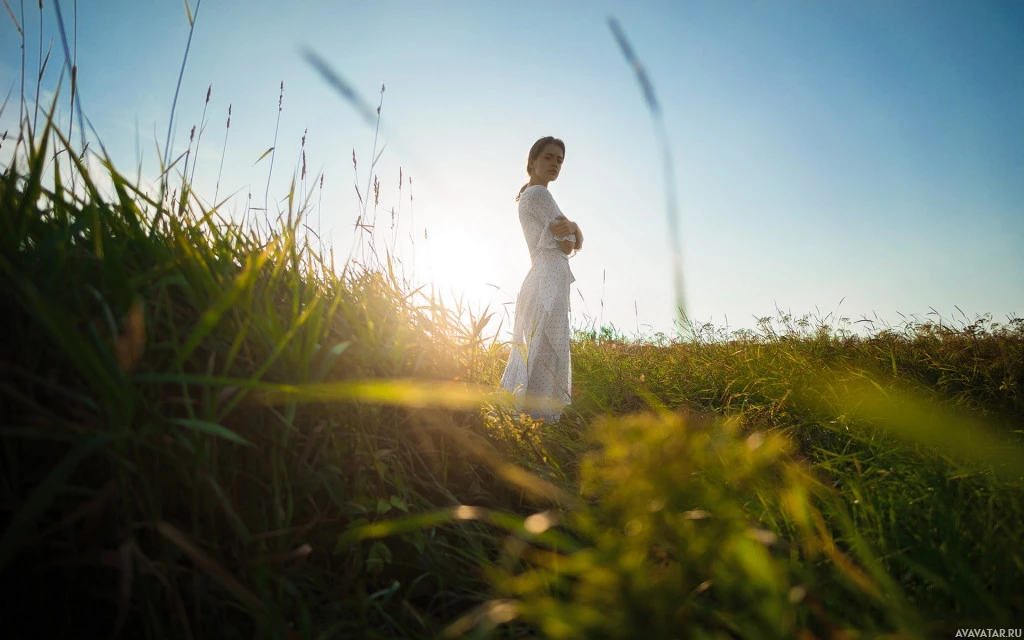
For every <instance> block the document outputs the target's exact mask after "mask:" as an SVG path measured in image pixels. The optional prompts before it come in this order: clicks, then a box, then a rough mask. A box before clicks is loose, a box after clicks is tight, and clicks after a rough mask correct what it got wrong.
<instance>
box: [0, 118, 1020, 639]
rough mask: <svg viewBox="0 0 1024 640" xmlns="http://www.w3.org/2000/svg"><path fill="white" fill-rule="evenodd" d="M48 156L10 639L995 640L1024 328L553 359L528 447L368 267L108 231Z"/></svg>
mask: <svg viewBox="0 0 1024 640" xmlns="http://www.w3.org/2000/svg"><path fill="white" fill-rule="evenodd" d="M60 135H61V134H60V133H59V132H58V131H57V130H56V129H54V128H52V127H46V128H45V129H43V130H42V131H41V132H40V135H39V137H38V138H35V139H33V140H32V141H31V143H30V146H29V147H27V149H28V153H27V155H26V156H25V162H22V163H12V165H11V166H10V167H8V169H7V170H6V172H5V173H4V175H3V179H2V182H0V245H2V254H0V272H2V273H0V295H2V301H3V304H2V309H3V312H2V313H3V322H4V327H5V331H4V336H5V338H4V340H3V341H2V343H0V345H2V346H0V349H2V350H0V367H2V369H3V374H2V379H3V382H2V383H0V415H2V416H3V417H2V424H0V429H2V432H0V437H2V449H3V471H2V473H0V483H2V484H0V492H2V493H0V512H2V514H3V516H2V517H3V520H4V522H5V526H4V529H3V537H2V540H0V572H2V573H0V575H2V576H3V580H2V583H3V584H2V590H3V592H2V599H0V602H2V605H0V607H2V614H0V620H2V621H3V622H2V624H3V626H4V629H5V636H6V637H40V636H46V637H83V636H92V635H100V636H108V635H112V634H115V633H119V634H120V635H121V637H192V638H213V637H216V638H234V637H239V638H241V637H285V636H287V637H296V638H299V637H301V638H331V637H381V638H427V637H438V636H439V635H442V634H446V635H448V636H458V635H463V636H465V637H531V636H533V637H538V636H540V637H552V638H577V637H592V638H637V637H666V638H667V637H693V638H699V637H709V638H711V637H714V638H734V637H738V638H758V637H774V638H789V637H804V638H811V637H875V636H877V635H879V634H892V636H893V637H948V636H951V635H953V634H954V633H955V631H956V629H958V628H964V627H971V628H974V627H983V628H992V627H994V628H1000V627H1019V626H1020V625H1021V616H1022V610H1024V587H1022V585H1024V581H1022V579H1021V578H1022V573H1024V546H1022V545H1021V544H1020V530H1021V525H1022V522H1024V492H1022V488H1024V481H1022V477H1024V457H1022V455H1021V451H1022V447H1021V440H1022V438H1021V433H1022V432H1021V425H1022V424H1024V399H1022V397H1021V385H1022V383H1024V322H1022V321H1020V320H1016V321H1013V322H1011V323H1009V324H1005V325H998V324H996V323H992V322H988V321H986V320H984V319H982V320H979V321H977V322H973V323H961V324H960V325H951V324H950V323H948V322H945V323H935V324H910V325H906V326H904V327H901V328H899V329H898V330H896V329H892V328H889V329H886V330H880V331H877V332H875V333H874V334H872V335H871V336H869V337H856V336H852V335H850V334H849V333H848V332H842V331H837V330H834V329H832V328H830V327H828V326H824V325H821V324H815V323H813V322H808V321H807V319H802V320H794V319H793V318H789V317H780V318H775V319H765V320H764V321H763V323H762V326H761V330H760V331H757V332H742V333H739V334H731V335H723V334H721V333H720V332H719V333H716V332H715V331H714V330H713V328H708V327H705V328H703V330H701V331H698V332H697V333H696V334H695V335H693V336H692V337H691V338H689V339H687V340H676V341H672V340H668V339H662V340H660V341H654V340H647V341H636V340H629V339H626V338H624V337H622V336H619V335H616V333H615V332H614V331H613V330H611V329H608V328H605V329H603V330H601V331H600V332H598V331H595V332H591V333H589V334H587V333H578V334H577V335H576V337H575V340H574V342H573V346H572V349H573V358H574V379H575V382H574V394H573V395H574V398H573V405H572V408H571V410H570V411H569V412H568V414H567V417H566V418H565V419H564V420H563V421H562V422H560V423H558V424H537V423H534V422H531V421H530V420H529V419H528V418H526V417H523V416H519V415H515V414H514V413H513V412H511V411H510V410H509V409H508V408H507V407H506V406H505V405H503V404H502V403H501V398H500V396H497V395H496V394H494V393H493V388H494V385H495V384H496V382H497V380H498V378H499V376H500V373H501V370H502V367H503V365H504V361H505V358H506V357H507V346H505V345H502V344H499V343H496V342H495V341H494V340H493V339H486V338H484V337H483V336H481V334H480V331H481V326H482V325H480V324H478V325H477V326H476V327H466V326H464V325H463V324H462V323H460V322H459V321H458V319H457V317H458V315H459V314H458V313H457V312H456V311H453V310H451V309H446V308H444V307H443V306H441V305H440V304H439V303H438V302H437V301H435V300H431V299H429V297H426V296H425V295H424V294H423V291H422V290H410V288H409V287H408V286H407V285H406V284H404V283H402V282H400V281H399V280H398V279H397V277H396V276H394V274H393V272H392V271H391V270H390V269H389V267H390V264H391V263H390V262H389V260H388V259H384V260H383V263H379V264H376V265H375V266H373V267H372V268H370V267H359V266H357V265H355V264H352V263H350V264H347V265H344V268H342V267H341V266H338V265H335V264H333V263H332V261H331V258H330V257H328V256H324V255H322V254H319V253H317V251H316V250H315V249H314V248H313V247H311V246H309V245H307V244H306V243H305V241H304V238H305V237H306V236H305V235H304V234H301V233H299V231H298V229H300V227H301V224H302V212H301V211H288V212H286V213H285V214H284V215H283V216H282V217H281V218H280V219H279V221H278V225H277V227H276V228H273V229H264V230H262V231H260V230H259V228H258V227H256V226H253V225H249V226H248V227H242V226H240V225H238V224H235V223H231V222H229V221H225V220H223V219H222V218H221V216H220V215H219V214H218V213H217V212H216V211H211V210H203V209H202V208H201V207H199V206H197V205H196V202H197V201H196V200H195V199H193V198H190V197H186V198H185V199H180V200H174V199H173V198H165V199H164V200H163V201H160V200H153V199H150V198H149V197H148V196H145V195H144V194H142V193H141V192H140V191H139V190H137V189H136V188H135V187H134V186H133V185H132V184H131V182H130V181H128V180H126V179H125V178H124V177H123V176H122V175H121V174H119V173H117V172H116V170H114V168H113V167H110V166H108V167H107V174H108V175H106V176H104V180H105V181H109V182H110V183H111V184H112V185H113V191H114V193H116V197H115V198H113V199H110V198H104V197H103V195H102V194H101V193H99V192H98V191H97V190H96V188H95V187H94V183H95V180H96V179H97V176H95V175H90V174H89V173H88V172H87V170H86V169H85V167H84V166H83V165H81V164H80V163H78V161H76V160H75V159H74V156H73V155H72V154H67V153H65V154H63V156H62V157H63V161H62V162H53V163H50V164H49V170H44V169H45V167H46V166H47V163H48V160H49V159H50V157H51V155H52V153H53V150H54V149H55V148H62V147H63V146H64V145H65V141H64V140H63V139H60ZM44 150H49V152H44ZM67 162H71V163H72V164H74V165H75V166H74V167H73V169H67V168H62V166H63V167H66V166H67V164H66V163H67ZM46 176H49V177H48V178H46ZM72 182H73V183H74V184H75V188H74V190H73V189H72V188H71V187H70V186H69V185H71V184H72ZM44 183H45V184H44ZM182 191H184V192H185V193H187V184H183V189H182V190H178V191H177V193H181V192H182Z"/></svg>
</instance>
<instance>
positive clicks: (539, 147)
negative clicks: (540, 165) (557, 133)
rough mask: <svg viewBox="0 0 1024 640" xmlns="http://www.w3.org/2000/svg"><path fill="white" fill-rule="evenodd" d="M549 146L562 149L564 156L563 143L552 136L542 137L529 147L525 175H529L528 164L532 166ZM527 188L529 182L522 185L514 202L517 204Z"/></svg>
mask: <svg viewBox="0 0 1024 640" xmlns="http://www.w3.org/2000/svg"><path fill="white" fill-rule="evenodd" d="M549 144H557V145H558V146H559V147H561V148H562V155H565V143H564V142H562V141H561V140H559V139H558V138H555V137H552V136H544V137H543V138H541V139H540V140H538V141H537V142H534V143H533V146H532V147H530V155H529V156H528V157H527V158H526V173H530V164H532V163H533V161H534V160H536V159H537V158H538V157H540V154H541V152H542V151H544V148H545V147H547V146H548V145H549ZM528 186H530V183H529V182H527V183H526V184H524V185H523V187H522V188H521V189H520V190H519V193H518V194H517V195H516V202H519V196H521V195H523V192H524V191H526V187H528Z"/></svg>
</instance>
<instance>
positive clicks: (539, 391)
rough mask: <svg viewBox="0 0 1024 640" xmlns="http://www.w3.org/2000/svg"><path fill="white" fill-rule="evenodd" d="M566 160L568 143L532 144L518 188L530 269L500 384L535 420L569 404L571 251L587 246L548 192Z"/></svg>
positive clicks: (555, 417) (554, 415) (554, 416)
mask: <svg viewBox="0 0 1024 640" xmlns="http://www.w3.org/2000/svg"><path fill="white" fill-rule="evenodd" d="M564 159H565V143H563V142H562V141H561V140H559V139H557V138H552V137H551V136H548V137H545V138H541V139H540V140H538V141H537V142H535V143H533V146H532V147H531V148H530V154H529V156H528V157H527V161H526V173H527V174H529V176H530V181H529V182H527V183H526V184H525V185H523V188H522V189H520V190H519V195H518V196H516V200H517V201H518V202H519V222H520V224H521V225H522V227H523V236H524V237H525V238H526V246H527V248H528V249H529V250H530V262H531V265H532V266H531V267H530V272H529V273H527V274H526V278H525V279H524V280H523V285H522V287H520V289H519V295H518V297H517V298H516V313H515V322H514V325H513V329H512V343H513V344H512V353H511V354H510V355H509V358H508V364H507V365H505V373H504V375H502V377H501V386H502V387H503V388H504V389H506V390H507V391H510V392H511V393H512V394H513V396H514V397H515V399H516V401H517V403H518V404H519V405H520V406H521V407H522V408H523V409H524V410H526V411H528V412H529V413H530V415H531V416H532V417H533V418H534V419H538V420H539V419H543V420H545V421H548V422H554V421H556V420H558V418H559V416H560V415H561V413H562V407H564V406H565V405H567V404H569V402H570V392H571V390H572V364H571V362H570V360H569V285H570V283H572V282H573V281H574V280H575V277H573V275H572V271H571V270H570V269H569V258H568V256H569V254H570V253H572V252H573V251H579V250H580V249H581V248H582V247H583V233H582V232H581V231H580V227H579V225H577V224H576V223H575V222H571V221H570V220H568V219H567V218H566V217H565V216H564V215H562V212H561V210H560V209H559V208H558V205H557V204H555V199H554V198H553V197H552V196H551V193H550V192H549V191H548V183H550V182H552V181H554V180H555V179H557V178H558V174H559V172H560V171H561V169H562V161H563V160H564Z"/></svg>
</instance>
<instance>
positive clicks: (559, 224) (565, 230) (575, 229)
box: [550, 219, 583, 254]
mask: <svg viewBox="0 0 1024 640" xmlns="http://www.w3.org/2000/svg"><path fill="white" fill-rule="evenodd" d="M550 226H551V233H552V234H554V236H555V237H556V238H557V237H564V236H568V235H571V234H576V242H575V244H573V243H570V245H569V246H571V247H572V248H573V249H575V250H576V251H579V250H580V249H582V248H583V231H582V230H581V229H580V225H578V224H576V223H575V222H572V221H571V220H565V219H561V220H556V221H554V222H552V223H551V225H550ZM559 242H561V241H559ZM566 242H569V241H568V240H567V241H566ZM569 253H571V251H566V254H569Z"/></svg>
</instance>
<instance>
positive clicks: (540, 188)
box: [519, 184, 554, 202]
mask: <svg viewBox="0 0 1024 640" xmlns="http://www.w3.org/2000/svg"><path fill="white" fill-rule="evenodd" d="M553 199H554V198H553V197H552V196H551V192H550V191H548V188H547V187H545V186H544V185H542V184H533V185H530V186H529V187H526V190H525V191H523V192H522V193H521V194H520V195H519V201H520V202H522V201H523V200H553Z"/></svg>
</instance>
